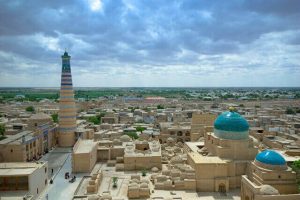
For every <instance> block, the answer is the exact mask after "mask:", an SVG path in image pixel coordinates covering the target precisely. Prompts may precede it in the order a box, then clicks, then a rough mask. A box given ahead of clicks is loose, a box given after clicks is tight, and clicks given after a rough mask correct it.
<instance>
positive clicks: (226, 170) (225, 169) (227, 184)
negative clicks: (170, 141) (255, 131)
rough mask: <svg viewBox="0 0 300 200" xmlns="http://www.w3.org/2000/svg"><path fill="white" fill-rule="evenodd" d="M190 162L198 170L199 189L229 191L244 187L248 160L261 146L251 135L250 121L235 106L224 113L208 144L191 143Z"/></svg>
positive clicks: (188, 144)
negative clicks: (257, 145)
mask: <svg viewBox="0 0 300 200" xmlns="http://www.w3.org/2000/svg"><path fill="white" fill-rule="evenodd" d="M186 145H187V148H186V149H187V154H188V160H187V161H188V164H190V165H191V166H192V167H193V168H194V169H195V171H196V188H197V191H198V192H228V191H229V190H230V189H234V188H239V187H240V186H241V176H242V175H244V174H247V170H248V163H249V162H250V161H252V160H253V159H254V158H255V156H256V154H257V152H258V149H257V148H256V147H254V144H253V139H252V138H251V137H249V124H248V122H247V121H246V120H245V118H243V117H242V116H241V115H240V114H238V113H237V112H235V111H234V110H233V109H231V110H230V111H227V112H224V113H222V114H220V115H219V116H218V117H217V119H216V120H215V122H214V131H213V132H207V133H205V134H204V143H203V144H198V145H196V146H195V144H193V143H187V144H186Z"/></svg>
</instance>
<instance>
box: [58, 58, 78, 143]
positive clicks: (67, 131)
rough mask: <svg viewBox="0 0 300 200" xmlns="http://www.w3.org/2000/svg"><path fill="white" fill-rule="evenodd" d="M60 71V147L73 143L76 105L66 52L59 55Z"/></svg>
mask: <svg viewBox="0 0 300 200" xmlns="http://www.w3.org/2000/svg"><path fill="white" fill-rule="evenodd" d="M61 58H62V72H61V87H60V99H59V129H58V130H59V137H58V144H59V146H61V147H71V146H73V145H74V143H75V131H76V105H75V100H74V91H73V85H72V74H71V66H70V59H71V56H69V55H68V53H67V52H65V53H64V55H62V56H61Z"/></svg>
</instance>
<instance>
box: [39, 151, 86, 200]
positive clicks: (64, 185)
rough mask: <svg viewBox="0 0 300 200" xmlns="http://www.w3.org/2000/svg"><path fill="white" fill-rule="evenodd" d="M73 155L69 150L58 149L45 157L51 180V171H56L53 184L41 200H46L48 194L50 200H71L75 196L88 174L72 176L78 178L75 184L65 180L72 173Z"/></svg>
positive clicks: (49, 185) (45, 191)
mask: <svg viewBox="0 0 300 200" xmlns="http://www.w3.org/2000/svg"><path fill="white" fill-rule="evenodd" d="M71 155H72V153H71V149H68V148H64V149H63V148H57V149H55V150H53V151H52V152H50V153H48V154H47V155H45V156H44V157H43V158H42V160H47V161H48V165H49V170H48V171H49V180H50V177H51V169H52V168H53V169H54V174H53V176H52V178H53V184H48V186H47V188H46V189H45V190H44V192H43V193H42V194H41V196H40V197H39V198H38V199H39V200H46V195H47V194H48V200H71V199H72V197H73V194H74V192H75V190H76V188H77V186H78V184H79V182H80V180H81V179H82V177H83V176H84V175H88V174H84V173H81V174H70V176H71V177H72V176H73V175H75V176H76V181H75V182H74V183H69V180H66V179H65V173H66V172H69V173H71V171H72V158H71V157H72V156H71Z"/></svg>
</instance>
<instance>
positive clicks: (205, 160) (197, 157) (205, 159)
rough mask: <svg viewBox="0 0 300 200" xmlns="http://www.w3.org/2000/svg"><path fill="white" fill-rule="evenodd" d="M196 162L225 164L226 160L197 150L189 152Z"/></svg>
mask: <svg viewBox="0 0 300 200" xmlns="http://www.w3.org/2000/svg"><path fill="white" fill-rule="evenodd" d="M188 154H189V155H190V157H191V158H192V159H193V161H194V162H195V163H196V164H200V163H201V164H225V163H227V162H226V160H222V159H220V158H219V157H217V156H202V155H201V154H199V153H197V152H191V153H188Z"/></svg>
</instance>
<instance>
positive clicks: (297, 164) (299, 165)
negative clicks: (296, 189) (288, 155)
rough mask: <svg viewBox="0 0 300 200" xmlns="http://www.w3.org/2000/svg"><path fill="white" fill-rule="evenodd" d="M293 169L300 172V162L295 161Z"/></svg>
mask: <svg viewBox="0 0 300 200" xmlns="http://www.w3.org/2000/svg"><path fill="white" fill-rule="evenodd" d="M292 168H293V170H295V171H299V170H300V160H295V161H294V162H293V164H292Z"/></svg>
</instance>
